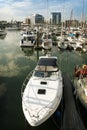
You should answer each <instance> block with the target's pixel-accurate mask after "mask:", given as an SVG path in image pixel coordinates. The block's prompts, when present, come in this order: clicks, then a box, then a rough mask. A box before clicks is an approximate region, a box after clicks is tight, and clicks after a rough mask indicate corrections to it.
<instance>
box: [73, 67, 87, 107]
mask: <svg viewBox="0 0 87 130" xmlns="http://www.w3.org/2000/svg"><path fill="white" fill-rule="evenodd" d="M74 87H75V94H76V97H77V98H78V99H79V100H80V102H81V103H82V105H83V106H84V107H85V108H86V109H87V65H83V67H82V68H80V69H76V71H75V77H74Z"/></svg>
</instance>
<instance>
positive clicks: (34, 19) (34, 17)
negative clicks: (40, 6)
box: [31, 14, 44, 25]
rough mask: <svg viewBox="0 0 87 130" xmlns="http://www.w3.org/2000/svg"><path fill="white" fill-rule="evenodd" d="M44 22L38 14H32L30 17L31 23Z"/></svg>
mask: <svg viewBox="0 0 87 130" xmlns="http://www.w3.org/2000/svg"><path fill="white" fill-rule="evenodd" d="M43 23H44V17H43V16H42V15H40V14H33V15H32V17H31V24H32V25H39V24H43Z"/></svg>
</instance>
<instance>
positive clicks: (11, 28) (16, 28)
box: [5, 25, 19, 31]
mask: <svg viewBox="0 0 87 130" xmlns="http://www.w3.org/2000/svg"><path fill="white" fill-rule="evenodd" d="M5 29H6V30H8V31H14V30H19V27H17V26H16V25H11V26H8V27H6V28H5Z"/></svg>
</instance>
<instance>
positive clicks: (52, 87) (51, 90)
mask: <svg viewBox="0 0 87 130" xmlns="http://www.w3.org/2000/svg"><path fill="white" fill-rule="evenodd" d="M62 87H63V84H62V76H61V71H60V70H58V71H57V72H53V74H52V75H51V76H50V77H36V76H35V75H34V73H33V75H32V77H31V78H30V80H29V81H28V83H27V85H26V88H25V89H24V92H23V96H22V108H23V113H24V115H25V118H26V120H27V121H28V123H29V124H30V125H31V126H38V125H40V124H42V123H43V122H45V121H46V120H47V119H48V118H49V117H50V116H51V115H52V114H53V113H54V112H55V111H56V109H57V108H58V106H59V104H60V102H61V98H62Z"/></svg>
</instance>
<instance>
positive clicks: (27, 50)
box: [21, 47, 34, 56]
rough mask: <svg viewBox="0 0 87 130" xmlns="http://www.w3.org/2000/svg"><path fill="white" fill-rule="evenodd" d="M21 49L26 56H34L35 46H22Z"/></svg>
mask: <svg viewBox="0 0 87 130" xmlns="http://www.w3.org/2000/svg"><path fill="white" fill-rule="evenodd" d="M21 50H22V51H23V52H24V54H25V56H32V55H33V54H34V48H32V47H31V48H29V47H21Z"/></svg>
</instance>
